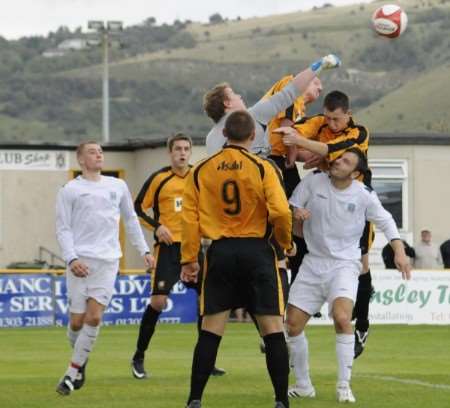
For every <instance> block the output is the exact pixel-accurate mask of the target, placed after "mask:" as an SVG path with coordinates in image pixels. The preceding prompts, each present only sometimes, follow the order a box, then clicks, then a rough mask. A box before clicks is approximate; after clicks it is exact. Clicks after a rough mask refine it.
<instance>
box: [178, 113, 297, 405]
mask: <svg viewBox="0 0 450 408" xmlns="http://www.w3.org/2000/svg"><path fill="white" fill-rule="evenodd" d="M224 134H225V136H226V137H227V140H228V142H227V145H226V146H225V147H224V148H223V149H222V150H220V151H219V152H218V153H216V154H214V155H213V156H211V157H209V158H207V159H205V160H203V161H202V162H200V163H199V164H197V165H196V166H195V167H194V170H193V171H192V173H191V175H190V176H189V178H188V182H187V185H186V190H185V194H184V196H183V202H184V209H183V214H182V216H183V230H182V241H181V261H182V263H183V267H182V273H181V276H182V279H183V280H186V281H195V280H197V279H198V271H199V264H198V263H197V261H196V255H195V254H196V253H197V252H198V250H199V246H200V238H201V237H208V238H210V239H211V240H212V243H211V246H210V247H209V249H208V252H207V257H206V258H207V259H206V263H207V266H206V268H205V273H204V277H203V281H202V286H203V288H202V295H201V309H202V314H203V315H204V319H203V325H202V330H201V332H200V336H199V339H198V342H197V345H196V348H195V351H194V358H193V364H192V377H191V390H190V395H189V399H188V404H187V406H188V407H199V406H200V404H201V402H200V401H201V398H202V395H203V391H204V388H205V386H206V383H207V381H208V377H209V374H210V373H211V370H212V368H213V365H214V361H215V359H216V355H217V351H218V348H219V344H220V340H221V338H222V335H223V332H224V329H225V324H226V321H227V319H228V316H229V314H230V310H231V309H234V308H238V307H245V308H246V309H247V310H248V311H249V312H250V313H252V314H253V315H254V316H255V317H256V319H257V321H258V327H259V329H260V332H261V334H262V335H263V339H264V343H265V346H266V360H267V367H268V371H269V374H270V377H271V379H272V382H273V386H274V390H275V400H276V401H277V404H278V405H277V407H286V408H288V407H289V401H288V397H287V385H288V375H289V357H288V352H287V346H286V340H285V338H284V334H283V318H282V315H283V314H284V297H283V291H282V287H281V279H280V276H279V273H278V271H277V266H276V256H275V251H274V249H273V247H272V246H271V245H270V241H269V238H270V237H269V236H268V234H267V232H268V230H269V225H271V226H272V231H273V235H274V237H275V239H276V241H277V242H278V243H279V245H280V246H281V247H282V248H283V249H286V250H289V249H291V246H292V237H291V229H292V215H291V211H290V209H289V205H288V202H287V198H286V195H285V193H284V191H283V187H282V185H281V182H280V179H279V176H278V174H277V171H276V169H275V167H274V165H273V164H272V163H271V162H269V161H267V160H265V159H262V158H260V157H258V156H256V155H254V154H252V153H250V152H249V148H250V147H251V144H252V141H253V139H254V137H255V123H254V120H253V118H252V117H251V116H250V114H249V113H247V112H245V111H235V112H233V113H231V114H230V115H229V117H228V118H227V120H226V122H225V128H224Z"/></svg>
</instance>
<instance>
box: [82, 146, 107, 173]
mask: <svg viewBox="0 0 450 408" xmlns="http://www.w3.org/2000/svg"><path fill="white" fill-rule="evenodd" d="M77 160H78V163H79V164H80V167H81V168H82V169H83V170H87V171H100V170H101V169H102V168H103V163H104V157H103V149H102V147H101V146H100V145H99V144H98V143H97V142H95V141H93V140H88V141H86V142H81V143H80V144H79V145H78V147H77Z"/></svg>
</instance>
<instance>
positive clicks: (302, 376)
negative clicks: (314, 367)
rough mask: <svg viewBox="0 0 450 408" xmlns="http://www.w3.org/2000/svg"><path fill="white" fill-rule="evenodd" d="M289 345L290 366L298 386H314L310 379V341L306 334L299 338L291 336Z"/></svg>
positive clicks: (300, 335)
mask: <svg viewBox="0 0 450 408" xmlns="http://www.w3.org/2000/svg"><path fill="white" fill-rule="evenodd" d="M287 343H288V347H289V356H290V365H291V368H292V370H293V371H294V375H295V379H296V384H297V385H299V386H301V387H310V386H311V385H312V384H311V378H310V377H309V351H308V339H307V338H306V336H305V332H302V333H301V334H299V335H298V336H289V337H288V339H287Z"/></svg>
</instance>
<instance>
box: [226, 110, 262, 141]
mask: <svg viewBox="0 0 450 408" xmlns="http://www.w3.org/2000/svg"><path fill="white" fill-rule="evenodd" d="M224 130H225V132H224V134H225V136H226V137H227V139H228V140H230V141H235V142H244V141H246V140H247V139H248V138H249V137H250V136H251V135H252V133H253V132H254V130H255V121H254V120H253V118H252V117H251V116H250V114H249V113H248V112H247V111H244V110H240V111H234V112H233V113H231V114H230V116H228V118H227V120H226V121H225V129H224Z"/></svg>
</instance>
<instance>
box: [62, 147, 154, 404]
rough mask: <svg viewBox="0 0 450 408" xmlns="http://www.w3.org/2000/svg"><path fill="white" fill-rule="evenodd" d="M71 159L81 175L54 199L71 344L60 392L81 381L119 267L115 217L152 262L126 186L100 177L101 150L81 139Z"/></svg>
mask: <svg viewBox="0 0 450 408" xmlns="http://www.w3.org/2000/svg"><path fill="white" fill-rule="evenodd" d="M77 159H78V162H79V164H80V167H81V169H82V175H81V176H78V177H77V178H75V179H74V180H71V181H70V182H68V183H67V184H66V185H65V186H64V187H62V188H61V190H60V191H59V192H58V196H57V201H56V238H57V240H58V243H59V245H60V247H61V251H62V254H63V257H64V260H65V261H66V263H67V270H66V282H67V296H68V302H69V311H70V321H69V325H68V328H67V336H68V338H69V342H70V344H71V346H72V347H73V354H72V358H71V361H70V364H69V367H68V369H67V371H66V373H65V375H64V377H63V379H62V380H61V382H60V383H59V384H58V386H57V388H56V391H57V392H58V393H59V394H61V395H69V394H70V393H71V391H73V390H74V389H79V388H81V387H82V386H83V384H84V381H85V367H86V362H87V359H88V356H89V353H90V352H91V350H92V348H93V346H94V343H95V340H96V338H97V336H98V332H99V327H100V323H101V320H102V317H103V312H104V310H105V308H106V307H107V306H108V304H109V302H110V300H111V297H112V294H113V289H114V283H115V280H116V276H117V272H118V270H119V259H120V257H121V256H122V251H121V249H120V243H119V221H120V218H121V217H122V219H123V221H124V223H125V227H126V230H127V234H128V236H129V237H130V240H131V243H132V244H133V245H134V246H135V247H136V248H137V250H138V251H139V253H140V254H141V255H142V257H143V258H144V263H145V264H146V266H152V265H153V262H154V260H153V256H152V255H150V251H149V247H148V245H147V243H146V242H145V239H144V235H143V233H142V230H141V227H140V225H139V221H138V218H137V216H136V213H135V211H134V206H133V201H132V199H131V194H130V192H129V190H128V187H127V185H126V184H125V182H124V181H123V180H120V179H117V178H114V177H105V176H102V175H101V170H102V167H103V162H104V157H103V151H102V148H101V147H100V146H99V145H98V144H97V143H96V142H85V143H81V144H80V145H79V146H78V149H77Z"/></svg>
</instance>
